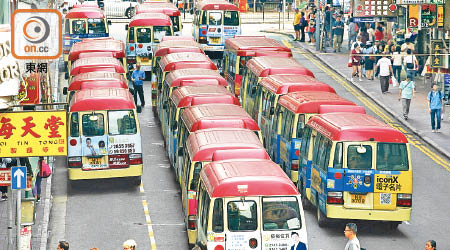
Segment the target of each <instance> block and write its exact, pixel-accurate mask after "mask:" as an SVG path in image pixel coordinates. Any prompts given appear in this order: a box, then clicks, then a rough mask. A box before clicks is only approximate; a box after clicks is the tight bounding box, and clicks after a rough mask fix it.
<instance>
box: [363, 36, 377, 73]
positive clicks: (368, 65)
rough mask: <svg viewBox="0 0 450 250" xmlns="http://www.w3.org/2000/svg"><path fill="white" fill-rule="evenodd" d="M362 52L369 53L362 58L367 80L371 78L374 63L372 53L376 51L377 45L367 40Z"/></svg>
mask: <svg viewBox="0 0 450 250" xmlns="http://www.w3.org/2000/svg"><path fill="white" fill-rule="evenodd" d="M363 53H364V54H368V55H369V56H365V58H364V61H365V62H364V67H365V69H366V76H367V80H373V79H374V78H373V66H374V64H375V56H373V55H374V54H376V53H377V47H375V46H374V45H372V42H371V41H367V43H366V48H365V49H364V50H363Z"/></svg>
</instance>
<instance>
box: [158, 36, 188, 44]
mask: <svg viewBox="0 0 450 250" xmlns="http://www.w3.org/2000/svg"><path fill="white" fill-rule="evenodd" d="M165 41H195V40H194V37H193V36H163V38H161V43H162V42H165Z"/></svg>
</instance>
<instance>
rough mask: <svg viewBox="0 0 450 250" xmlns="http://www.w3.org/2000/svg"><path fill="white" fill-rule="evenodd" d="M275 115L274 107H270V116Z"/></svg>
mask: <svg viewBox="0 0 450 250" xmlns="http://www.w3.org/2000/svg"><path fill="white" fill-rule="evenodd" d="M274 113H275V109H274V108H273V107H270V111H269V114H270V115H273V114H274Z"/></svg>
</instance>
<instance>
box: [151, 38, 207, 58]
mask: <svg viewBox="0 0 450 250" xmlns="http://www.w3.org/2000/svg"><path fill="white" fill-rule="evenodd" d="M177 52H178V53H179V52H196V53H204V52H203V50H202V47H201V46H200V44H199V43H197V42H196V41H193V40H166V41H163V42H160V43H159V44H158V46H157V47H156V52H155V56H165V55H167V54H172V53H177Z"/></svg>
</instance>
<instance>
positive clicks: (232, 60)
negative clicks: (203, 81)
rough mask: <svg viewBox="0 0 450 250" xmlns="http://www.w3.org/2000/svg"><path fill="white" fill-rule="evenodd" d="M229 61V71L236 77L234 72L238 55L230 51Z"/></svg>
mask: <svg viewBox="0 0 450 250" xmlns="http://www.w3.org/2000/svg"><path fill="white" fill-rule="evenodd" d="M228 61H229V64H228V73H230V74H231V75H232V76H233V78H234V74H235V72H236V69H235V68H236V55H235V54H233V53H230V54H229V56H228Z"/></svg>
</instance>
